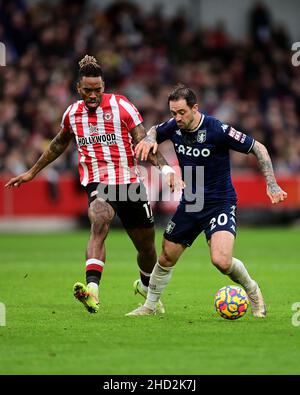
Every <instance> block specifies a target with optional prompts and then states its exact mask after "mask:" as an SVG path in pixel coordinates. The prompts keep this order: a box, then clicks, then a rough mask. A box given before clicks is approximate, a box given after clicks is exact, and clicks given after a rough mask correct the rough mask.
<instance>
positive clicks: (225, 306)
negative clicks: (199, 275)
mask: <svg viewBox="0 0 300 395" xmlns="http://www.w3.org/2000/svg"><path fill="white" fill-rule="evenodd" d="M248 306H249V300H248V296H247V294H246V292H245V290H244V289H243V288H241V287H237V286H235V285H226V287H223V288H221V289H219V291H218V292H217V293H216V295H215V308H216V310H217V312H218V314H220V316H221V317H223V318H226V319H227V320H237V319H238V318H241V317H243V315H245V313H246V311H247V309H248Z"/></svg>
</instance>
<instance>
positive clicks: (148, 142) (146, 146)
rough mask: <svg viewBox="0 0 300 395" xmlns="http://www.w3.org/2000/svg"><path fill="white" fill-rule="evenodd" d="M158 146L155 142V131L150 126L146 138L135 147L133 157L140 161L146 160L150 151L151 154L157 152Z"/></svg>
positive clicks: (153, 127)
mask: <svg viewBox="0 0 300 395" xmlns="http://www.w3.org/2000/svg"><path fill="white" fill-rule="evenodd" d="M157 147H158V144H157V142H156V129H155V126H152V127H151V128H150V129H149V130H148V132H147V134H146V136H145V137H144V138H143V139H142V140H141V141H140V142H139V143H138V144H137V145H136V147H135V150H134V152H135V155H136V157H137V158H139V159H140V160H147V159H148V155H149V152H150V151H151V150H152V152H153V154H155V153H156V152H157Z"/></svg>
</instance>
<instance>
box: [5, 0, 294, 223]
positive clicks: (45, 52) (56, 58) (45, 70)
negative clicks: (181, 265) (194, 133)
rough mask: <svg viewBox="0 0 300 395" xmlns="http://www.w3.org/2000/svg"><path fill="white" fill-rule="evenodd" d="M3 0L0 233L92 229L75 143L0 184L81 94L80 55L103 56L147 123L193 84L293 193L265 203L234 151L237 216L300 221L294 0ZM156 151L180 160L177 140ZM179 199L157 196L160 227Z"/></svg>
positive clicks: (32, 155)
mask: <svg viewBox="0 0 300 395" xmlns="http://www.w3.org/2000/svg"><path fill="white" fill-rule="evenodd" d="M0 6H1V17H0V18H1V19H0V23H1V24H0V41H1V42H4V43H5V45H6V49H7V53H6V58H7V66H6V67H1V74H0V87H1V91H0V99H1V100H0V117H1V122H0V186H1V188H0V229H1V230H2V231H7V230H26V229H30V230H33V229H36V230H43V229H44V230H45V231H49V230H50V229H53V230H56V229H70V228H73V227H76V226H88V221H87V218H86V196H85V193H84V192H83V190H82V189H81V187H80V185H79V183H78V175H77V154H76V152H75V147H74V145H73V146H72V147H71V148H70V149H68V151H67V153H65V154H64V155H63V156H62V157H61V158H59V159H58V160H57V161H56V162H55V163H54V164H52V165H51V166H49V167H48V168H47V169H46V170H44V171H43V172H42V173H41V175H39V177H38V178H37V179H36V180H35V181H33V182H32V183H30V184H28V185H24V186H22V188H21V189H20V190H13V191H12V190H5V189H4V188H3V185H4V183H5V182H6V181H7V180H8V178H9V177H10V176H11V175H15V174H19V173H20V172H23V171H25V170H26V169H28V168H29V167H30V166H31V165H32V164H33V163H34V162H35V161H36V160H37V158H38V157H39V156H40V155H41V153H42V152H43V150H44V149H45V147H46V146H47V144H48V143H49V141H50V140H51V139H52V138H53V137H54V136H55V134H56V133H57V131H58V129H59V124H60V121H61V117H62V114H63V112H64V111H65V109H66V108H67V106H68V105H69V104H70V103H71V102H73V101H75V100H77V99H78V96H77V93H76V90H75V83H76V76H77V66H78V63H77V62H78V60H79V59H80V58H81V57H82V56H83V55H84V54H86V53H89V54H93V55H95V56H96V57H97V58H98V59H99V60H100V62H101V64H102V66H103V69H104V72H105V80H106V89H107V91H108V92H118V93H121V94H124V95H125V96H127V97H128V98H129V99H130V100H132V102H133V103H134V104H135V105H136V106H137V107H138V109H139V110H140V112H141V114H142V116H143V118H144V125H145V126H146V127H150V126H151V125H153V124H155V123H159V122H161V121H163V120H165V119H168V118H169V112H168V108H167V103H166V97H167V94H168V92H169V91H170V90H171V88H172V86H173V85H174V84H175V83H177V82H178V81H181V82H184V83H186V84H187V85H189V86H190V87H192V88H193V89H194V90H195V91H196V92H197V94H198V96H199V101H200V108H201V110H202V111H203V112H207V113H209V114H212V115H214V116H216V117H217V118H219V119H221V120H222V121H223V122H225V123H230V124H232V125H233V126H234V127H235V128H236V129H240V130H242V131H245V132H247V133H249V134H250V135H252V136H253V137H254V138H256V139H257V140H259V141H261V142H262V143H264V144H265V145H266V146H267V148H268V150H269V152H270V154H271V157H272V161H273V164H274V168H275V172H276V175H277V177H278V181H279V182H280V185H281V186H282V187H283V188H284V189H285V190H286V191H287V192H288V194H289V198H288V200H287V202H286V203H285V204H284V205H279V206H277V207H272V206H271V204H270V203H269V200H268V198H267V196H266V194H265V184H264V180H263V178H262V177H261V175H260V172H259V170H258V167H257V163H256V160H255V158H254V156H252V155H249V156H245V155H242V154H239V153H232V170H233V175H234V183H235V186H236V189H237V192H238V196H239V208H240V223H246V224H256V225H258V224H266V223H269V224H295V223H297V221H298V218H299V213H300V179H299V172H300V130H299V114H300V67H294V66H293V65H292V62H291V57H292V55H293V52H292V50H291V47H292V44H293V42H296V41H297V37H299V27H298V26H299V25H298V21H297V15H299V11H300V4H299V2H297V1H293V0H288V1H286V2H284V4H283V3H282V2H281V1H265V2H262V3H259V2H254V1H250V0H249V1H243V2H236V1H234V0H227V1H225V2H222V1H219V0H214V1H212V2H210V1H205V0H201V1H179V0H176V1H174V0H173V1H171V2H169V1H156V0H152V1H147V2H146V3H143V2H141V1H137V0H136V1H132V2H117V1H108V0H106V1H101V2H100V1H87V0H86V1H72V2H71V3H70V2H68V1H52V2H45V1H24V0H19V1H10V2H5V1H2V2H0ZM233 9H234V11H233ZM79 16H80V17H79ZM161 149H162V151H163V153H164V154H165V155H166V157H167V158H168V160H169V161H170V163H172V164H173V165H176V163H177V162H176V157H175V155H174V151H173V149H172V147H171V146H170V145H168V143H165V144H164V145H162V147H161ZM156 194H157V195H159V191H158V190H157V193H156V192H155V193H154V195H156ZM175 206H176V202H173V203H172V202H170V203H168V202H155V201H153V202H152V207H153V209H154V210H155V213H156V214H157V215H156V217H157V225H164V224H165V223H166V220H167V218H169V217H170V215H171V213H172V212H173V211H174V209H175ZM115 225H118V222H117V221H115Z"/></svg>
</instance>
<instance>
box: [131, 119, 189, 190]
mask: <svg viewBox="0 0 300 395" xmlns="http://www.w3.org/2000/svg"><path fill="white" fill-rule="evenodd" d="M151 129H152V128H151ZM151 129H150V130H151ZM130 133H131V135H132V138H133V141H134V142H135V144H137V145H138V144H141V142H142V141H144V140H145V138H147V136H146V132H145V128H144V127H143V126H142V125H141V124H140V125H138V126H136V127H135V128H133V129H132V130H131V131H130ZM155 136H156V131H155ZM155 144H156V148H155V151H151V152H150V149H151V148H150V149H149V150H148V152H147V154H146V155H142V156H141V160H146V159H148V161H149V162H150V163H152V165H154V166H156V167H158V168H159V170H161V172H162V174H163V175H164V176H165V178H166V183H167V185H168V186H169V187H170V189H171V191H172V192H174V191H175V190H177V191H181V190H182V189H183V188H185V183H184V181H183V180H182V179H181V178H180V177H178V176H177V175H176V173H175V171H174V170H173V169H172V167H170V166H169V165H168V162H167V161H166V159H165V158H164V156H163V155H162V154H161V153H160V152H159V151H157V143H156V138H155ZM137 157H139V156H138V155H137ZM142 158H145V159H142Z"/></svg>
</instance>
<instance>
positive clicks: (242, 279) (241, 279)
mask: <svg viewBox="0 0 300 395" xmlns="http://www.w3.org/2000/svg"><path fill="white" fill-rule="evenodd" d="M225 274H227V275H228V276H229V277H230V278H231V280H233V281H234V282H236V283H238V284H240V285H242V286H243V287H244V288H245V291H246V292H248V291H250V290H252V289H253V288H254V286H255V284H256V283H255V281H254V280H252V278H251V277H250V276H249V273H248V272H247V269H246V268H245V266H244V264H243V262H242V261H240V260H239V259H236V258H232V264H231V266H230V268H229V270H228V271H227V272H226V273H225Z"/></svg>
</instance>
